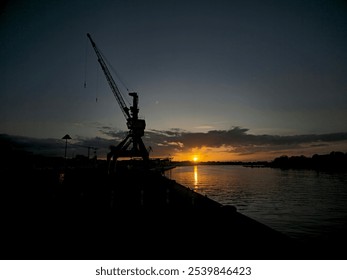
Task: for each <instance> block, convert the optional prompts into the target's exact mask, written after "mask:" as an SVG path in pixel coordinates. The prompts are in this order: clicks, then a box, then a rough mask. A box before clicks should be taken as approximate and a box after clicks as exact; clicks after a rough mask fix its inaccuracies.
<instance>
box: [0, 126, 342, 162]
mask: <svg viewBox="0 0 347 280" xmlns="http://www.w3.org/2000/svg"><path fill="white" fill-rule="evenodd" d="M100 131H101V132H102V133H103V134H104V135H105V136H108V137H110V138H108V139H107V138H103V137H94V138H83V137H75V139H72V140H70V141H69V152H70V155H77V154H83V155H86V154H87V148H88V147H91V148H92V149H94V148H95V149H96V150H97V154H98V157H101V158H104V157H105V156H106V154H107V153H108V151H109V146H110V145H117V144H118V143H119V142H120V141H121V140H123V139H124V137H125V136H126V134H127V132H125V131H114V130H112V129H111V128H110V127H106V126H104V127H100ZM0 138H1V139H5V138H6V139H11V141H13V143H16V145H17V146H18V147H21V148H23V149H26V150H28V151H31V152H35V153H41V154H48V155H58V156H59V155H60V156H62V155H63V150H64V147H65V146H64V145H65V142H64V140H62V139H36V138H29V137H20V136H8V135H0ZM143 141H144V143H145V146H146V147H147V148H148V149H150V148H151V149H150V150H151V151H153V152H151V156H168V155H174V154H175V153H188V152H191V151H193V150H194V149H201V148H204V149H205V150H206V151H211V152H213V151H217V150H218V152H225V153H233V154H239V155H252V154H257V153H264V152H266V153H269V154H276V153H277V152H280V151H292V152H295V151H302V150H304V149H314V148H322V149H323V148H326V149H329V148H332V147H334V146H333V145H334V144H336V143H338V144H339V147H341V144H343V145H344V146H343V147H346V149H347V132H340V133H329V134H305V135H291V136H280V135H268V134H264V135H254V134H251V133H249V129H247V128H242V127H238V126H237V127H233V128H232V129H230V130H211V131H208V132H206V133H203V132H188V131H184V130H181V129H178V128H174V129H170V130H154V129H152V130H148V131H146V132H145V136H144V137H143Z"/></svg>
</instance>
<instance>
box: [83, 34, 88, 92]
mask: <svg viewBox="0 0 347 280" xmlns="http://www.w3.org/2000/svg"><path fill="white" fill-rule="evenodd" d="M87 68H88V39H87V40H86V51H85V58H84V88H87Z"/></svg>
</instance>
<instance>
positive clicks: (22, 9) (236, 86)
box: [0, 0, 347, 160]
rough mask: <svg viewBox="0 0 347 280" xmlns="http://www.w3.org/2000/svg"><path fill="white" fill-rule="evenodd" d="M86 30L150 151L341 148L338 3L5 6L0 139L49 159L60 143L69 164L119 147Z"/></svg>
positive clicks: (344, 98) (117, 113) (204, 155)
mask: <svg viewBox="0 0 347 280" xmlns="http://www.w3.org/2000/svg"><path fill="white" fill-rule="evenodd" d="M87 33H90V34H91V36H92V37H93V39H94V41H95V42H96V44H97V45H98V47H99V48H100V49H101V51H102V52H103V54H104V55H105V57H106V58H107V60H108V61H109V62H110V63H111V64H112V66H113V68H114V69H116V71H117V73H118V74H119V75H120V76H121V78H122V82H124V83H125V84H126V86H127V88H128V89H129V90H131V91H137V92H138V94H139V98H140V99H139V107H140V116H142V117H143V118H145V120H146V123H147V127H146V133H145V137H144V138H143V140H144V142H145V145H146V146H151V148H152V150H153V152H152V153H151V155H152V156H169V155H170V156H173V157H174V159H175V160H191V159H192V158H193V156H194V155H195V156H198V157H199V159H200V160H270V159H273V158H274V157H277V156H279V155H282V154H287V155H292V154H295V155H301V154H304V155H312V154H314V153H319V154H322V153H329V152H330V151H342V152H347V92H346V91H347V79H346V76H347V75H346V74H347V52H346V50H347V4H346V3H345V1H337V0H336V1H323V0H316V1H305V0H304V1H296V0H294V1H247V0H246V1H220V0H214V1H189V0H187V1H120V0H116V1H105V0H99V1H79V0H77V1H64V0H63V1H39V0H33V1H16V0H14V1H8V2H7V4H5V5H3V6H1V16H0V35H1V38H2V40H1V43H0V46H1V52H0V61H1V65H0V74H1V77H2V83H0V117H1V123H0V134H6V135H10V136H11V137H12V138H13V139H16V141H19V142H20V143H26V145H27V147H28V148H31V149H32V150H35V151H40V152H41V153H43V152H45V153H50V154H57V155H63V152H62V149H61V147H62V146H64V145H63V143H64V142H62V140H61V138H62V137H63V136H64V135H65V134H69V135H70V136H71V137H72V138H73V139H72V140H71V144H75V145H76V146H75V148H74V149H70V150H69V151H70V154H69V155H70V156H73V155H76V154H79V153H85V150H83V149H82V148H81V149H82V150H79V149H78V148H77V147H78V146H77V145H80V146H93V147H98V157H101V158H102V157H104V156H105V154H106V153H107V151H108V146H109V145H110V144H117V143H118V142H119V141H120V140H122V139H123V137H124V136H125V133H126V130H127V129H126V122H125V119H124V117H123V115H122V112H121V110H120V108H119V106H118V103H117V101H116V99H115V98H114V96H113V94H112V92H111V90H110V88H109V86H108V84H107V82H106V79H105V77H104V75H103V73H102V71H101V69H100V67H99V65H98V63H97V59H96V56H95V53H94V51H93V49H92V47H91V45H90V42H89V41H88V38H87V36H86V34H87ZM114 78H116V74H115V73H114ZM117 83H118V85H119V86H120V89H121V91H122V93H123V95H124V98H125V99H126V100H128V101H131V98H130V97H128V96H127V91H126V88H124V87H123V84H122V83H121V82H120V81H117Z"/></svg>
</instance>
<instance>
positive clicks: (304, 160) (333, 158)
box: [269, 152, 347, 171]
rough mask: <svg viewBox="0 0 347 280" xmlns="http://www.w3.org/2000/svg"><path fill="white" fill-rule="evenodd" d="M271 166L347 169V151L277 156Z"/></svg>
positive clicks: (330, 169) (329, 169)
mask: <svg viewBox="0 0 347 280" xmlns="http://www.w3.org/2000/svg"><path fill="white" fill-rule="evenodd" d="M269 166H270V167H274V168H282V169H315V170H328V171H347V153H343V152H331V153H330V154H325V155H317V154H315V155H313V156H312V157H306V156H291V157H288V156H286V155H284V156H281V157H278V158H275V159H274V160H273V161H272V162H270V163H269Z"/></svg>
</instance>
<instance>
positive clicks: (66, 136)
mask: <svg viewBox="0 0 347 280" xmlns="http://www.w3.org/2000/svg"><path fill="white" fill-rule="evenodd" d="M61 139H65V161H66V150H67V140H69V139H72V138H71V137H70V135H69V134H66V135H65V136H64V137H63V138H61Z"/></svg>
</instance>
